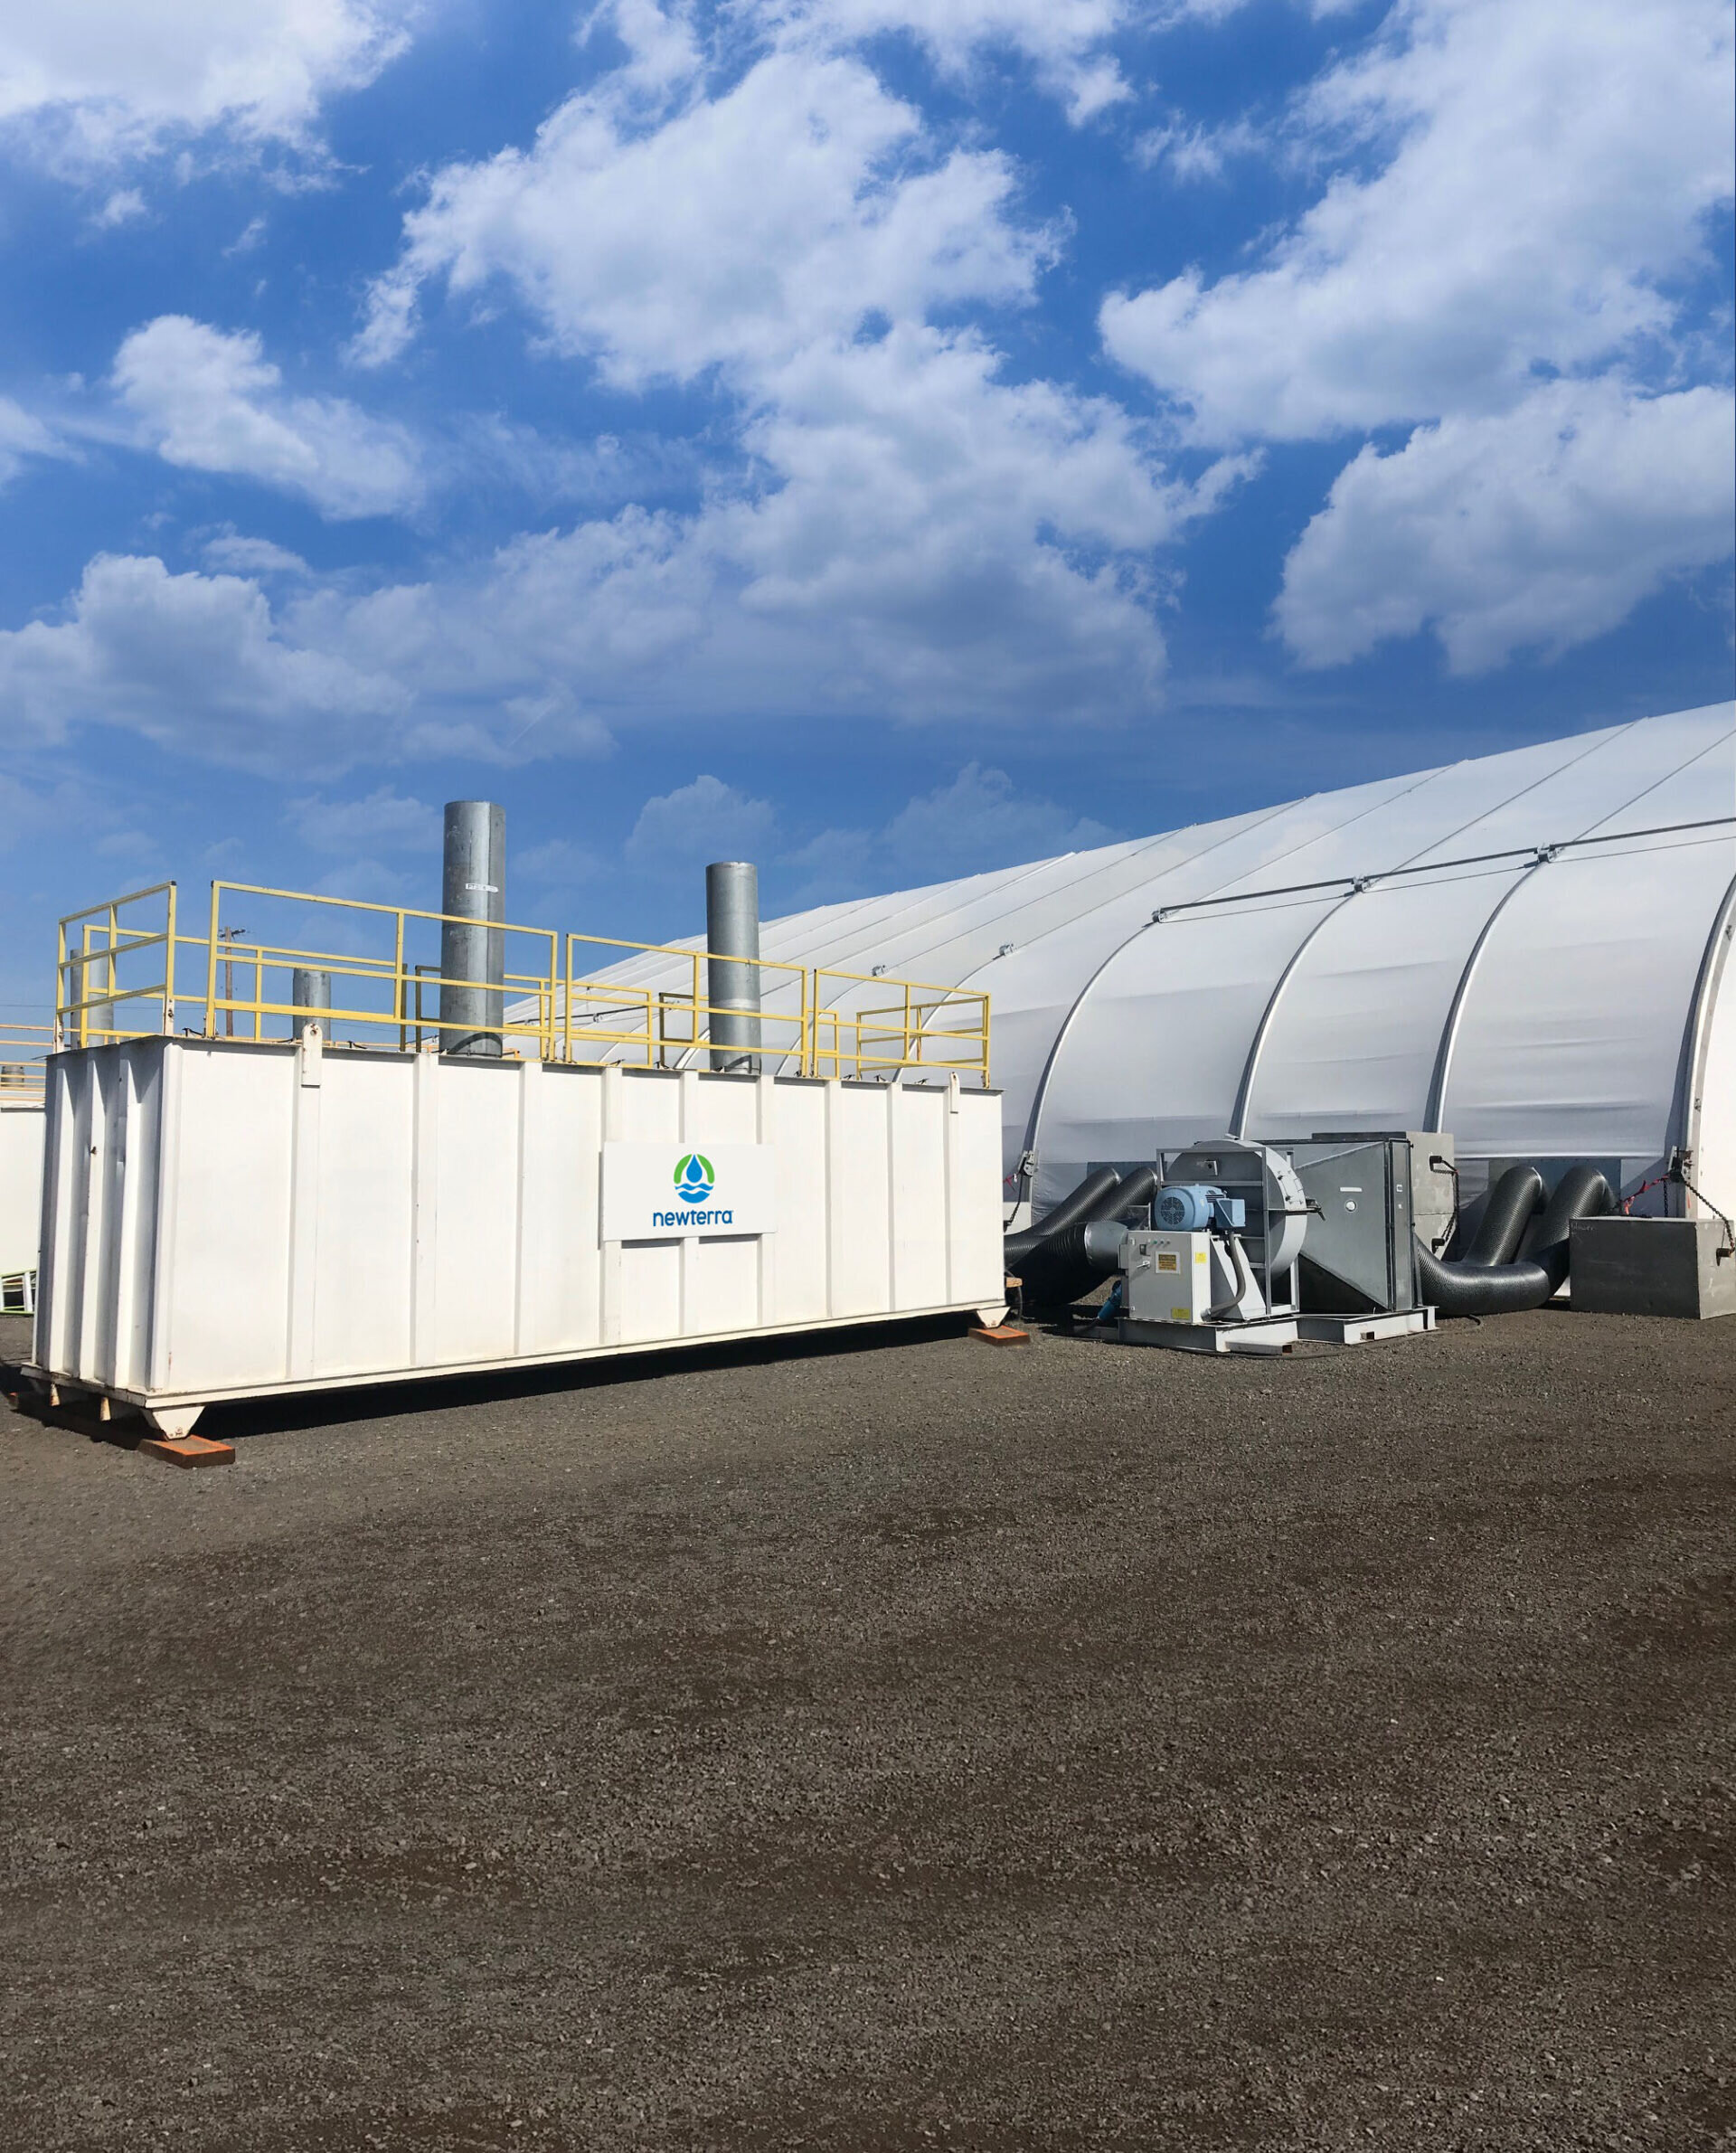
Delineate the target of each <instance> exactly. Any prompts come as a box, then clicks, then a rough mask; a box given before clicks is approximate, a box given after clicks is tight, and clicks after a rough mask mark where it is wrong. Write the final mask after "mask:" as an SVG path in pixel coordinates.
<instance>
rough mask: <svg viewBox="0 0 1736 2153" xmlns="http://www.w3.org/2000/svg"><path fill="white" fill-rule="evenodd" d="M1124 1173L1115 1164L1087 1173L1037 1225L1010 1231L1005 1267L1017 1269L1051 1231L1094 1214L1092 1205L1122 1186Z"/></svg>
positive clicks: (1044, 1214)
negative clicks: (1014, 1231) (1118, 1170)
mask: <svg viewBox="0 0 1736 2153" xmlns="http://www.w3.org/2000/svg"><path fill="white" fill-rule="evenodd" d="M1120 1185H1121V1176H1120V1175H1119V1174H1118V1173H1117V1172H1116V1170H1115V1168H1114V1167H1113V1166H1099V1168H1098V1169H1097V1171H1096V1173H1095V1174H1088V1175H1087V1176H1085V1178H1084V1180H1083V1181H1081V1182H1080V1185H1079V1186H1078V1187H1077V1188H1076V1189H1075V1190H1074V1191H1073V1193H1072V1195H1071V1196H1063V1197H1062V1198H1061V1202H1060V1203H1059V1204H1056V1205H1055V1206H1054V1208H1053V1209H1052V1210H1051V1211H1047V1212H1045V1213H1043V1217H1042V1219H1041V1220H1040V1221H1039V1222H1038V1223H1037V1224H1036V1225H1034V1226H1027V1227H1026V1228H1025V1230H1024V1232H1023V1233H1009V1234H1008V1235H1007V1237H1006V1242H1005V1255H1006V1268H1007V1269H1008V1270H1014V1271H1015V1270H1018V1268H1019V1265H1020V1263H1021V1261H1023V1260H1024V1258H1025V1257H1026V1256H1028V1255H1029V1254H1030V1253H1031V1251H1032V1250H1033V1249H1035V1248H1040V1247H1041V1246H1042V1245H1043V1242H1045V1241H1047V1240H1048V1238H1049V1236H1050V1235H1051V1234H1052V1233H1059V1232H1061V1228H1062V1227H1063V1226H1071V1224H1072V1223H1074V1221H1075V1220H1080V1219H1089V1218H1091V1217H1094V1216H1095V1215H1096V1214H1095V1213H1093V1211H1092V1209H1091V1206H1092V1205H1093V1204H1096V1203H1098V1202H1099V1200H1100V1199H1101V1198H1102V1197H1103V1196H1104V1195H1107V1194H1108V1193H1109V1190H1110V1189H1113V1188H1119V1187H1120Z"/></svg>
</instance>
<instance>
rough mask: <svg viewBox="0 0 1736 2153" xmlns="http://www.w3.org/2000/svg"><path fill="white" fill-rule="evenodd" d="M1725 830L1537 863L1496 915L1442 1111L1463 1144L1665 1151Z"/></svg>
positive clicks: (1529, 1149) (1493, 1149)
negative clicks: (1538, 866)
mask: <svg viewBox="0 0 1736 2153" xmlns="http://www.w3.org/2000/svg"><path fill="white" fill-rule="evenodd" d="M1733 865H1736V848H1733V847H1732V842H1731V836H1730V835H1729V834H1728V833H1727V832H1726V833H1719V834H1716V835H1709V836H1705V837H1703V838H1701V839H1699V840H1698V841H1694V842H1683V841H1676V842H1658V841H1656V840H1654V841H1650V842H1647V841H1646V840H1641V841H1639V843H1638V844H1637V845H1634V846H1632V847H1626V848H1623V849H1622V850H1620V851H1616V850H1614V849H1613V848H1611V849H1608V850H1606V849H1605V848H1603V847H1598V848H1596V849H1594V850H1591V851H1588V852H1586V853H1581V854H1574V855H1567V856H1565V857H1563V858H1561V859H1559V860H1555V861H1553V862H1552V863H1551V864H1549V865H1548V866H1547V867H1544V868H1541V869H1540V870H1539V871H1538V872H1537V873H1535V874H1533V875H1532V876H1530V877H1528V878H1527V879H1526V881H1525V882H1524V883H1523V884H1522V885H1521V887H1520V888H1519V889H1518V890H1517V891H1516V892H1514V897H1513V901H1512V902H1511V903H1510V904H1508V905H1507V906H1506V908H1505V910H1504V911H1503V912H1502V914H1501V916H1500V918H1499V919H1498V920H1497V921H1495V926H1494V928H1493V929H1492V930H1491V932H1490V935H1489V939H1488V941H1487V943H1486V946H1485V948H1484V950H1483V953H1482V956H1481V958H1480V959H1479V961H1478V964H1477V971H1476V974H1475V976H1474V978H1473V980H1472V983H1471V987H1470V989H1469V991H1468V993H1467V997H1466V1005H1465V1009H1464V1013H1463V1015H1462V1017H1461V1020H1460V1024H1459V1030H1458V1039H1457V1041H1456V1042H1455V1043H1454V1047H1453V1053H1452V1061H1451V1066H1450V1071H1449V1073H1448V1081H1447V1086H1446V1091H1445V1094H1444V1098H1443V1103H1442V1116H1441V1126H1442V1127H1443V1128H1450V1129H1451V1130H1452V1131H1453V1132H1454V1134H1455V1135H1456V1137H1457V1138H1458V1142H1459V1147H1460V1149H1461V1150H1462V1151H1463V1152H1464V1153H1466V1154H1467V1155H1469V1156H1471V1157H1504V1156H1508V1155H1513V1156H1518V1157H1524V1156H1526V1155H1528V1154H1536V1155H1561V1154H1569V1155H1578V1156H1580V1157H1610V1158H1616V1157H1619V1158H1628V1159H1636V1160H1638V1161H1639V1162H1641V1164H1642V1165H1646V1164H1649V1163H1650V1162H1652V1161H1654V1160H1656V1159H1658V1158H1659V1157H1661V1156H1662V1154H1663V1153H1664V1151H1665V1147H1667V1145H1668V1144H1669V1142H1670V1141H1671V1133H1670V1128H1669V1122H1670V1116H1671V1112H1672V1110H1673V1108H1674V1105H1675V1097H1676V1079H1677V1075H1678V1072H1679V1069H1680V1063H1681V1058H1682V1053H1683V1047H1684V1034H1685V1032H1686V1029H1687V1026H1688V1024H1689V1021H1690V1017H1691V1014H1692V1007H1693V1001H1694V985H1695V982H1696V979H1697V977H1698V975H1699V970H1700V964H1701V959H1702V957H1703V952H1704V949H1705V941H1706V936H1707V933H1708V931H1709V930H1710V925H1711V922H1712V920H1713V918H1714V917H1715V915H1716V913H1717V911H1718V907H1719V905H1720V904H1721V903H1722V900H1723V896H1724V893H1725V892H1726V891H1727V890H1728V888H1729V887H1730V881H1731V872H1732V866H1733Z"/></svg>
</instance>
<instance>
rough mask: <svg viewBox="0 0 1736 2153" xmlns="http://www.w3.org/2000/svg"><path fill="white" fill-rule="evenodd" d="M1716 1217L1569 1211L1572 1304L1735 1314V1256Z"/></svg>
mask: <svg viewBox="0 0 1736 2153" xmlns="http://www.w3.org/2000/svg"><path fill="white" fill-rule="evenodd" d="M1729 1245H1730V1242H1729V1235H1728V1234H1727V1233H1726V1232H1725V1230H1724V1227H1723V1225H1722V1223H1721V1222H1720V1221H1719V1220H1717V1219H1626V1218H1607V1219H1575V1220H1574V1222H1573V1226H1572V1238H1571V1243H1570V1251H1571V1255H1570V1269H1569V1272H1568V1277H1569V1282H1570V1289H1571V1295H1572V1302H1573V1306H1574V1307H1575V1308H1579V1309H1581V1310H1583V1311H1586V1312H1589V1313H1590V1314H1592V1315H1597V1316H1679V1317H1689V1318H1690V1319H1693V1318H1697V1317H1707V1316H1736V1257H1732V1256H1729V1255H1726V1256H1724V1257H1722V1260H1721V1258H1720V1256H1719V1251H1720V1250H1721V1249H1727V1248H1728V1247H1729Z"/></svg>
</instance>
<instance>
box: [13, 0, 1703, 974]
mask: <svg viewBox="0 0 1736 2153" xmlns="http://www.w3.org/2000/svg"><path fill="white" fill-rule="evenodd" d="M1731 80H1732V52H1731V12H1730V9H1729V7H1728V6H1727V5H1722V4H1721V0H1648V5H1646V7H1644V8H1635V7H1634V6H1633V5H1632V4H1631V0H1571V5H1570V4H1567V0H1526V4H1525V5H1523V6H1514V5H1512V0H1400V4H1398V5H1388V4H1387V0H1368V4H1365V5H1355V4H1351V5H1338V4H1326V0H1314V5H1307V4H1306V0H729V4H727V5H703V4H700V0H695V4H694V5H681V4H680V0H662V4H661V5H659V4H658V0H603V4H601V5H575V6H566V7H563V6H560V5H555V6H550V5H539V6H523V5H507V4H505V0H500V4H496V5H483V4H482V0H424V4H423V5H408V4H406V5H400V4H399V0H154V5H153V6H152V7H151V8H150V9H148V10H140V9H137V7H135V6H133V5H128V4H127V0H61V4H60V5H57V6H56V7H54V8H52V9H40V10H35V11H30V10H25V9H22V8H18V9H13V10H10V11H8V21H7V22H6V23H5V24H4V25H0V158H3V159H4V170H5V191H4V196H3V197H0V275H4V278H5V306H4V308H0V481H4V485H3V486H0V729H3V731H0V737H3V738H4V740H5V744H6V752H5V760H4V763H0V810H4V813H3V815H0V889H4V898H5V908H6V918H7V921H8V924H9V927H10V930H11V931H10V932H9V934H8V935H7V937H6V939H5V947H4V956H3V957H0V999H4V1000H5V1003H6V1005H7V1006H6V1009H5V1011H4V1012H0V1017H4V1016H5V1015H10V1016H14V1017H22V1016H24V1015H40V1014H41V1003H42V996H43V995H44V994H45V992H46V991H47V982H48V974H49V970H50V967H51V963H52V921H53V918H54V917H55V915H56V914H57V913H58V912H60V911H63V910H67V909H71V907H72V906H73V905H75V904H81V903H84V902H90V901H91V900H93V899H96V898H98V897H101V896H105V895H107V894H109V893H110V892H113V891H115V890H118V889H120V888H126V887H132V886H137V885H139V884H141V883H146V882H153V881H156V879H157V878H158V877H159V876H161V875H165V874H171V873H173V874H175V875H177V876H179V877H180V879H181V881H182V883H183V886H184V887H186V886H188V885H193V886H195V887H203V883H204V881H205V880H206V879H208V878H209V876H210V875H211V874H212V873H224V874H226V875H231V876H239V877H243V878H246V879H257V880H259V881H266V882H272V883H284V884H290V885H294V886H297V887H303V888H316V889H321V890H325V891H328V892H334V893H339V894H347V895H354V896H360V897H367V898H373V899H376V900H382V901H385V902H412V903H428V904H431V903H433V902H436V901H437V892H438V852H439V830H438V814H439V804H440V802H441V801H442V800H444V799H446V798H452V797H457V796H467V797H469V796H486V797H491V798H497V799H500V800H502V801H504V802H505V806H506V808H507V811H508V829H509V840H510V862H511V873H512V889H511V897H510V910H511V912H512V914H513V915H514V917H515V918H518V919H521V920H531V921H542V920H547V921H558V922H560V923H561V924H566V925H571V926H574V927H583V928H589V929H590V930H593V931H597V932H600V933H618V934H625V935H630V936H643V937H646V938H655V937H657V936H661V935H665V934H673V933H677V932H683V931H687V930H691V929H692V928H693V926H694V925H695V924H696V923H697V920H698V917H699V913H700V909H701V884H700V880H699V870H700V868H701V866H702V865H703V863H704V861H705V860H706V859H708V858H715V857H718V856H720V855H731V854H736V853H746V854H749V855H751V856H754V857H756V858H758V859H759V860H760V862H761V863H762V877H763V888H764V898H765V902H766V904H767V906H768V909H777V910H785V909H788V908H790V907H792V906H795V905H797V904H801V903H807V902H821V901H824V900H826V899H828V898H831V897H836V896H845V895H850V894H854V893H855V892H860V891H864V890H870V889H875V888H893V887H898V886H901V885H902V884H906V883H914V882H921V881H927V880H932V879H935V878H937V877H939V876H942V875H946V874H951V873H965V872H968V871H970V870H971V869H974V868H977V867H982V866H987V865H993V864H1005V863H1007V862H1011V861H1015V860H1019V859H1023V858H1028V857H1035V856H1038V855H1043V854H1046V853H1052V852H1056V851H1059V850H1063V849H1066V848H1067V847H1069V846H1072V845H1084V844H1090V843H1094V842H1100V841H1102V840H1103V839H1105V838H1107V837H1109V836H1124V835H1133V834H1137V833H1138V832H1142V831H1147V830H1156V829H1160V828H1164V827H1167V826H1173V825H1175V824H1178V823H1183V822H1187V821H1192V820H1195V819H1198V818H1200V817H1207V816H1212V815H1215V814H1222V813H1226V812H1229V811H1231V810H1232V809H1234V808H1237V807H1243V806H1247V805H1250V804H1253V803H1256V802H1259V801H1264V800H1271V799H1278V798H1286V797H1289V796H1292V795H1294V794H1296V793H1298V792H1302V791H1307V790H1311V789H1315V788H1320V787H1326V786H1331V785H1336V784H1343V783H1348V782H1354V781H1355V780H1356V779H1360V778H1363V777H1367V776H1373V775H1377V774H1380V773H1382V772H1386V771H1391V770H1401V769H1407V768H1414V767H1420V766H1422V765H1425V764H1428V763H1429V762H1432V761H1439V760H1448V759H1450V758H1453V757H1456V756H1459V755H1466V754H1476V753H1480V752H1485V751H1491V750H1495V749H1497V748H1501V747H1505V746H1510V745H1514V744H1517V743H1519V742H1521V741H1526V740H1533V739H1539V738H1545V737H1549V736H1552V735H1555V734H1559V733H1564V732H1574V731H1578V730H1581V729H1584V728H1587V727H1590V726H1593V725H1597V724H1600V723H1605V722H1609V721H1610V720H1613V719H1619V718H1623V717H1628V716H1633V715H1637V714H1640V713H1645V712H1648V711H1657V710H1670V709H1675V708H1680V707H1683V706H1684V705H1689V704H1697V703H1704V702H1709V701H1712V700H1715V699H1718V698H1721V697H1723V696H1725V695H1728V694H1730V692H1731V650H1732V596H1731V524H1732V514H1733V513H1736V509H1733V504H1732V487H1733V486H1736V481H1733V480H1732V465H1733V462H1736V455H1733V450H1732V400H1731V320H1732V313H1731V307H1732V291H1731V126H1732V117H1731ZM26 1005H33V1007H30V1008H27V1007H26Z"/></svg>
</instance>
